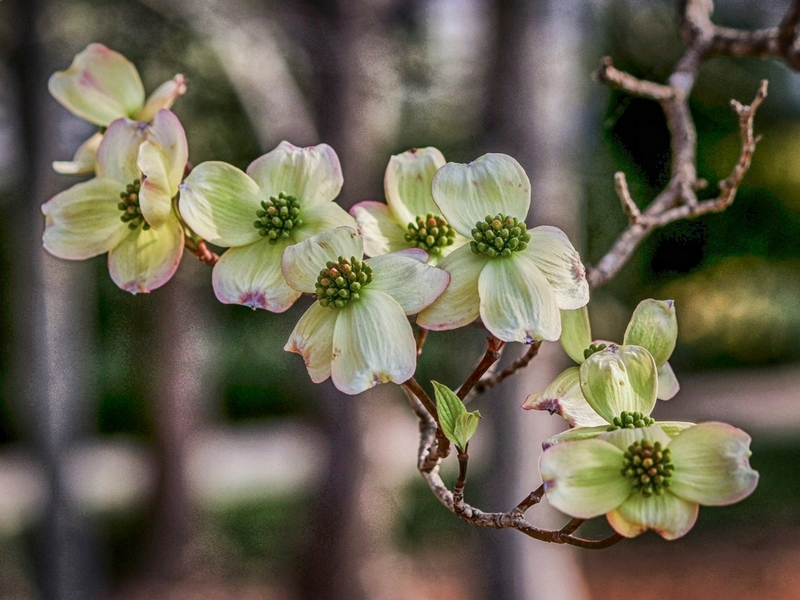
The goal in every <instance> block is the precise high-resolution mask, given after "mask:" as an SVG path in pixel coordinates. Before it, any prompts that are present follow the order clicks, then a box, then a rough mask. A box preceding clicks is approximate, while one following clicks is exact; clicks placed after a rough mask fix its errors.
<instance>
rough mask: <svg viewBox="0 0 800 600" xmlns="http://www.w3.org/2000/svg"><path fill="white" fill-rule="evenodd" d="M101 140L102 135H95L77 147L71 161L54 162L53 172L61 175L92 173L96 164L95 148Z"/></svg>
mask: <svg viewBox="0 0 800 600" xmlns="http://www.w3.org/2000/svg"><path fill="white" fill-rule="evenodd" d="M102 140H103V134H102V133H95V134H94V135H93V136H92V137H90V138H89V139H88V140H86V141H85V142H83V143H82V144H81V145H80V146H79V147H78V149H77V150H76V152H75V156H74V157H73V159H72V160H71V161H67V160H56V161H54V162H53V170H54V171H55V172H56V173H61V174H62V175H88V174H89V173H93V172H94V169H95V166H96V164H97V148H98V147H99V146H100V142H101V141H102Z"/></svg>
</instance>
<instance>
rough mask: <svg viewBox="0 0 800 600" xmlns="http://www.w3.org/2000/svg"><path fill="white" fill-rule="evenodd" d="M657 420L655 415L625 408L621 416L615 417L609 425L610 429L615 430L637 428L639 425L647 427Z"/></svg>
mask: <svg viewBox="0 0 800 600" xmlns="http://www.w3.org/2000/svg"><path fill="white" fill-rule="evenodd" d="M655 422H656V420H655V419H654V418H653V417H648V416H647V415H645V414H644V413H640V412H628V411H627V410H623V411H622V414H621V415H620V416H618V417H614V420H613V421H612V423H611V425H610V426H609V427H608V430H609V431H614V430H616V429H636V428H637V427H647V426H649V425H652V424H653V423H655Z"/></svg>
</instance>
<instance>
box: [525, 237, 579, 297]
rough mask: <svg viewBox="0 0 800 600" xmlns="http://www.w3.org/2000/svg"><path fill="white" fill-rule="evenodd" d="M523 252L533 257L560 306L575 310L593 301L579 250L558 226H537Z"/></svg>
mask: <svg viewBox="0 0 800 600" xmlns="http://www.w3.org/2000/svg"><path fill="white" fill-rule="evenodd" d="M528 233H529V234H530V236H531V241H530V242H529V243H528V247H527V248H526V249H525V250H523V254H526V255H528V256H530V258H531V259H532V260H533V262H534V264H535V265H536V266H537V267H538V268H539V271H541V272H542V275H544V276H545V278H546V279H547V281H549V282H550V285H551V286H552V288H553V292H555V295H556V302H557V303H558V308H560V309H561V310H575V309H577V308H580V307H582V306H585V305H586V303H587V302H589V283H588V282H587V281H586V269H584V267H583V263H582V262H581V257H580V255H579V254H578V251H577V250H575V248H574V247H573V246H572V243H571V242H570V241H569V238H568V237H567V234H565V233H564V232H563V231H561V230H560V229H558V228H557V227H546V226H542V227H534V228H533V229H531V230H530V231H528Z"/></svg>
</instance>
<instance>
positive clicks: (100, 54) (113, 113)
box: [47, 44, 144, 126]
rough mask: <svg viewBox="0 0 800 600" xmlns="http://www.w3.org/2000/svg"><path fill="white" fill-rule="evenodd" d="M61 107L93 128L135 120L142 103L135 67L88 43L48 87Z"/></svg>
mask: <svg viewBox="0 0 800 600" xmlns="http://www.w3.org/2000/svg"><path fill="white" fill-rule="evenodd" d="M47 87H48V89H49V90H50V93H51V94H52V96H53V97H54V98H55V99H56V100H58V101H59V102H60V103H61V105H62V106H64V107H65V108H66V109H67V110H69V111H70V112H72V113H73V114H75V115H77V116H79V117H80V118H82V119H86V120H87V121H89V122H91V123H94V124H95V125H100V126H106V125H108V124H109V123H111V121H113V120H114V119H119V118H120V117H134V116H135V115H136V113H138V112H139V109H141V107H142V104H144V86H142V80H141V79H140V78H139V73H138V72H137V71H136V67H134V66H133V63H131V62H130V61H129V60H128V59H127V58H125V57H124V56H122V55H121V54H120V53H118V52H114V51H113V50H109V49H108V48H106V47H105V46H103V45H102V44H89V45H88V46H87V47H86V49H85V50H83V52H80V53H79V54H76V55H75V58H74V59H73V61H72V64H71V65H70V66H69V68H68V69H67V70H65V71H58V72H57V73H53V75H52V76H51V77H50V81H49V82H48V84H47Z"/></svg>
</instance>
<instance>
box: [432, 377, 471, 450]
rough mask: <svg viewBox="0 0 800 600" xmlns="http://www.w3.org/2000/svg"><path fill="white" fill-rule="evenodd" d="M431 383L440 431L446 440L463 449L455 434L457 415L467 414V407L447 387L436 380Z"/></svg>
mask: <svg viewBox="0 0 800 600" xmlns="http://www.w3.org/2000/svg"><path fill="white" fill-rule="evenodd" d="M431 383H433V391H434V393H435V394H436V410H438V411H439V425H441V427H442V432H443V433H444V435H445V436H446V437H447V439H448V440H450V441H451V442H453V443H454V444H456V445H457V446H459V447H460V448H462V449H463V448H464V446H462V445H460V443H459V441H460V439H459V437H457V435H456V424H457V423H458V418H459V417H461V416H463V415H466V414H467V409H466V408H465V407H464V403H463V402H462V401H461V399H460V398H459V397H458V396H456V395H455V393H453V390H451V389H450V388H449V387H447V386H446V385H443V384H441V383H439V382H438V381H432V382H431Z"/></svg>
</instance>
